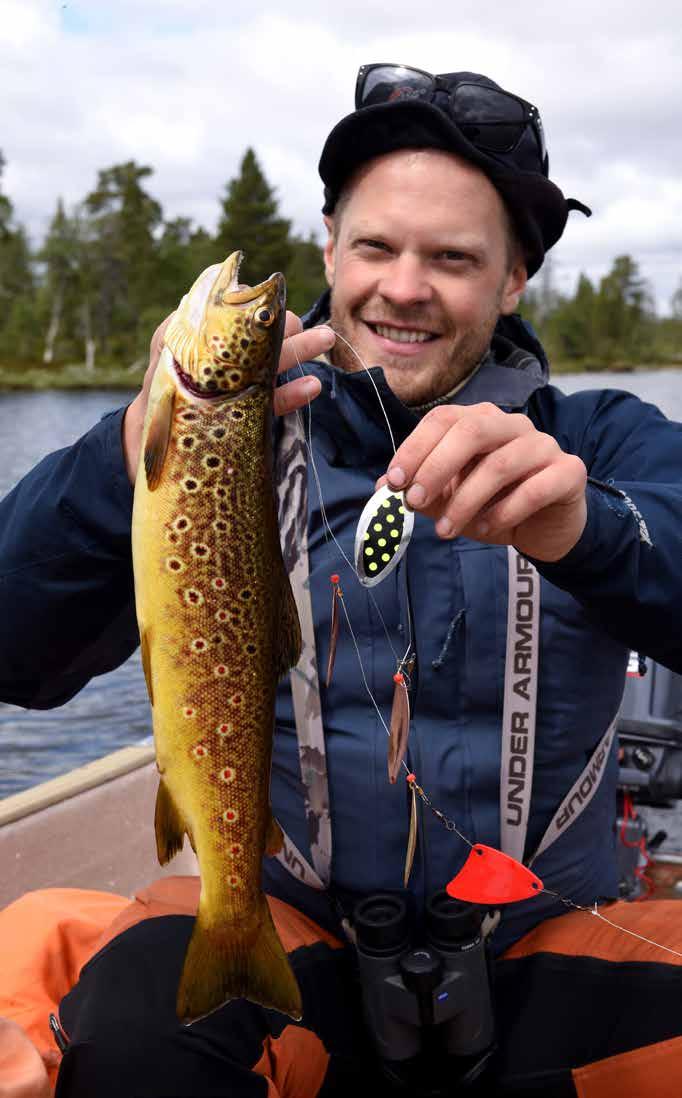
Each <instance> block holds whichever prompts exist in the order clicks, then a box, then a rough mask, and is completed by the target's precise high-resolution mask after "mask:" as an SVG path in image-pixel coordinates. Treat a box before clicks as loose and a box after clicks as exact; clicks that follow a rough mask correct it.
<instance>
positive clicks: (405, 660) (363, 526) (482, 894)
mask: <svg viewBox="0 0 682 1098" xmlns="http://www.w3.org/2000/svg"><path fill="white" fill-rule="evenodd" d="M336 335H337V338H341V339H344V337H343V336H341V335H340V334H339V333H336ZM344 342H345V343H346V344H347V345H348V347H349V348H350V349H351V351H352V352H353V353H354V354H355V355H356V357H357V359H358V361H359V362H360V363H361V365H362V367H363V369H365V370H366V371H367V374H368V376H369V377H370V380H371V382H372V384H373V386H374V389H375V391H376V394H377V400H378V401H379V404H380V406H381V409H382V411H383V413H384V417H385V419H386V423H387V428H388V432H389V435H390V438H391V442H392V444H393V450H394V452H395V443H394V440H393V433H392V431H391V426H390V423H389V421H388V416H387V414H386V409H385V408H384V405H383V402H382V400H381V396H380V394H379V392H378V390H377V388H376V385H375V384H374V379H373V378H372V376H371V373H370V371H369V370H368V368H367V366H366V364H365V363H364V362H363V360H362V358H361V357H360V355H359V354H358V353H357V351H355V349H354V348H353V347H352V346H351V345H350V343H348V341H347V340H345V339H344ZM299 368H300V369H301V373H303V368H302V365H301V363H300V361H299ZM308 413H309V423H308V432H307V433H306V432H305V431H304V437H305V440H306V446H307V449H308V453H309V456H310V461H311V465H312V469H313V473H314V477H315V481H316V483H317V488H318V493H319V494H320V505H321V511H322V516H323V522H324V524H325V526H326V528H327V531H328V533H329V535H330V537H331V539H332V541H333V542H334V543H335V545H336V547H337V549H338V550H339V552H340V554H341V556H342V558H343V559H344V561H345V562H346V564H348V566H349V567H350V568H351V570H352V572H353V574H354V575H355V576H356V578H357V580H358V581H359V582H360V583H361V584H362V585H363V586H364V587H366V588H371V587H373V586H375V584H376V583H378V582H380V581H381V580H382V579H385V578H386V576H387V575H389V574H390V572H391V571H392V570H393V569H394V568H395V567H397V565H398V563H399V561H400V560H401V559H402V557H403V556H404V554H405V551H406V549H407V546H408V544H409V541H410V537H411V534H412V530H413V527H414V515H413V513H412V512H411V511H410V509H409V507H407V505H406V504H405V502H404V496H403V494H402V492H394V491H393V490H391V489H390V488H388V486H387V485H384V486H383V487H382V488H380V489H379V490H378V491H377V492H375V493H374V495H373V496H372V497H371V498H370V499H369V500H368V502H367V504H366V505H365V507H364V508H363V511H362V514H361V516H360V520H359V523H358V528H357V532H356V539H355V566H354V565H353V564H352V563H351V562H350V561H349V560H348V558H347V556H346V554H345V552H344V551H343V548H342V547H341V545H340V544H339V542H338V540H337V538H336V537H335V535H334V532H333V530H332V529H331V526H330V524H329V522H328V519H327V516H326V512H325V508H324V503H323V501H322V499H321V491H320V480H319V476H318V474H317V469H316V466H315V459H314V454H313V449H312V424H311V420H310V405H309V406H308ZM385 502H388V503H389V506H390V508H391V510H390V513H391V514H392V515H393V517H394V518H396V517H397V516H400V518H401V520H402V525H401V526H397V525H396V526H394V527H392V528H394V529H396V530H397V532H398V534H397V537H396V536H394V537H393V540H394V541H395V542H396V543H397V546H398V548H397V549H396V550H395V551H394V552H388V554H387V555H388V557H389V559H388V560H380V561H376V563H377V565H378V567H377V568H376V569H371V568H370V567H369V564H371V563H373V562H372V557H373V554H368V553H365V552H363V550H364V548H365V547H366V546H367V544H368V542H369V544H370V547H371V548H380V549H384V548H385V547H384V546H379V545H378V538H379V537H380V536H381V537H383V536H384V534H383V531H379V530H375V531H372V530H371V529H370V527H371V523H372V519H374V520H375V522H377V523H378V522H379V521H380V518H379V516H380V515H381V510H382V509H383V510H386V508H385V507H384V503H385ZM401 507H402V508H403V510H400V508H401ZM407 516H410V519H409V520H408V519H407ZM410 520H411V521H410ZM408 522H409V528H408V525H407V523H408ZM373 533H374V534H376V535H377V542H376V544H375V543H374V542H373V541H372V540H371V539H372V534H373ZM366 534H369V538H367V537H365V535H366ZM389 536H391V535H390V534H389ZM388 544H390V543H388ZM379 565H383V567H379ZM331 580H332V586H333V595H332V597H333V600H334V606H333V612H332V632H333V634H334V648H335V647H336V640H337V638H338V630H339V623H340V615H339V613H338V610H339V606H340V607H341V608H342V610H343V614H344V617H345V620H346V624H347V627H348V629H349V632H350V635H351V638H352V640H353V644H354V647H355V650H356V655H357V658H358V664H359V667H360V673H361V677H362V680H363V684H364V687H365V690H366V692H367V694H368V697H369V699H370V701H371V703H372V705H373V706H374V708H375V710H376V712H377V715H378V718H379V720H380V722H381V724H382V725H383V728H384V731H385V732H386V734H387V736H388V738H389V778H390V776H391V774H395V777H396V780H397V775H398V772H399V770H400V768H401V766H402V768H403V769H404V770H405V774H406V782H407V787H408V789H409V796H410V826H409V835H408V841H407V850H406V858H405V869H404V874H403V884H404V887H405V888H406V887H407V885H408V882H409V878H410V873H411V870H412V866H413V862H414V856H415V852H416V846H417V826H418V824H417V821H418V813H417V797H419V798H420V800H421V801H422V802H423V804H424V805H425V807H426V808H428V809H429V810H430V811H431V812H432V813H433V814H434V815H435V816H436V818H437V819H439V820H440V822H441V823H442V824H443V825H444V827H445V828H446V830H447V831H450V832H452V833H454V834H456V835H457V837H458V838H459V839H461V841H462V842H464V843H465V844H466V845H467V846H468V847H469V854H468V856H467V859H466V860H465V862H464V864H463V866H462V867H461V868H460V870H459V871H458V872H457V873H456V874H455V876H454V877H453V878H452V880H451V881H449V882H448V884H447V885H446V891H447V893H448V895H450V896H452V897H453V898H456V899H459V900H463V901H466V902H469V903H478V904H482V905H485V906H488V907H498V906H500V905H502V904H507V903H515V902H518V901H520V900H524V899H529V898H531V897H533V896H539V895H541V894H542V893H544V894H546V895H548V896H552V897H553V898H554V899H556V900H557V901H559V902H560V903H562V904H563V905H564V906H565V907H567V908H569V909H571V910H576V911H582V912H584V913H585V914H589V915H592V916H594V917H596V918H598V919H600V920H601V921H602V922H604V923H606V924H607V925H608V926H610V927H612V929H614V930H617V931H620V932H621V933H623V934H627V935H629V936H630V937H633V938H637V939H638V940H640V941H643V942H646V943H648V944H649V945H651V946H653V947H655V948H657V949H660V950H662V951H664V952H665V953H669V954H671V955H673V956H675V957H678V958H682V952H679V951H677V950H675V949H672V948H670V947H669V946H666V945H663V944H661V943H660V942H655V941H653V940H652V939H650V938H647V937H645V936H644V935H641V934H637V933H636V932H635V931H632V930H630V929H628V928H627V927H624V926H620V925H619V924H618V923H615V922H613V921H612V920H611V919H608V918H607V917H606V916H605V915H604V914H602V912H601V911H599V909H598V904H597V902H596V900H595V902H594V904H593V906H592V907H587V906H585V905H583V904H577V903H575V902H574V901H573V900H570V899H568V897H565V896H562V895H561V894H560V893H558V892H555V891H553V890H552V889H549V888H547V887H545V885H544V884H543V882H542V880H541V879H540V878H539V877H538V876H537V875H536V874H535V873H533V871H532V870H531V869H530V868H529V867H528V866H526V865H524V864H523V863H522V862H520V861H519V860H518V859H516V858H512V857H511V856H510V855H508V854H505V853H503V851H501V850H497V849H496V848H494V847H490V846H486V845H484V844H482V843H473V842H472V841H471V839H469V838H468V837H467V836H466V835H464V834H463V833H462V832H461V831H460V830H459V828H458V827H457V825H456V823H455V822H454V821H453V820H451V819H449V818H448V817H447V816H446V815H445V814H444V813H443V812H441V810H440V809H438V808H437V807H436V806H435V805H434V804H433V803H432V802H431V800H430V798H429V797H428V794H427V793H426V791H425V790H424V789H423V788H422V787H421V786H420V785H419V783H418V782H417V779H416V775H415V774H413V773H412V772H410V771H409V769H408V767H407V765H406V762H405V758H404V752H402V753H401V751H399V750H398V749H397V740H396V742H395V743H392V742H391V741H392V731H393V728H395V727H396V726H398V725H399V726H400V729H401V733H400V734H401V736H403V735H404V725H405V724H407V726H408V727H409V694H408V686H409V674H406V668H407V667H408V664H409V663H410V662H411V661H413V660H414V656H413V654H412V638H411V633H410V639H409V643H408V648H407V651H406V653H405V655H404V656H403V657H401V658H397V666H396V672H395V675H394V685H395V689H394V698H393V706H392V719H391V725H392V727H389V726H388V725H387V723H386V721H385V720H384V717H383V714H382V712H381V708H380V706H379V704H378V703H377V701H376V699H375V697H374V695H373V693H372V690H371V688H370V686H369V683H368V681H367V676H366V674H365V670H364V666H363V663H362V657H361V653H360V647H359V645H358V642H357V638H356V636H355V633H354V631H353V628H352V625H351V622H350V618H349V615H348V611H347V608H346V604H345V600H344V598H343V592H342V590H341V587H340V583H339V577H338V575H337V574H336V573H335V574H334V575H333V576H332V577H331ZM370 597H371V591H370ZM374 605H375V609H376V610H377V613H378V615H379V618H380V620H381V622H382V624H383V627H384V632H385V633H386V638H387V641H388V643H389V645H390V646H391V649H392V650H393V652H394V655H395V650H394V649H393V644H392V641H391V637H390V634H389V633H388V630H387V628H386V624H385V622H384V621H383V617H382V616H381V613H380V611H379V608H378V606H377V605H376V603H374ZM330 647H331V646H330ZM331 662H332V663H333V660H332V661H331ZM329 675H330V669H329V667H328V676H329ZM396 698H399V699H400V700H399V701H398V702H396ZM396 711H398V712H396ZM396 752H397V754H395V753H396ZM398 756H401V757H398ZM396 758H397V760H398V761H397V763H396Z"/></svg>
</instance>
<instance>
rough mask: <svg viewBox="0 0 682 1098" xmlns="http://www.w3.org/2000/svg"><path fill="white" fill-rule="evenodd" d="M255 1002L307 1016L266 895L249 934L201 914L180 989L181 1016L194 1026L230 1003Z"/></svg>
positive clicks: (287, 1012) (179, 1013) (179, 1005)
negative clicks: (303, 1012) (240, 1001)
mask: <svg viewBox="0 0 682 1098" xmlns="http://www.w3.org/2000/svg"><path fill="white" fill-rule="evenodd" d="M241 998H245V999H250V1000H251V1002H252V1003H258V1004H260V1006H263V1007H267V1008H269V1009H271V1010H281V1011H282V1013H283V1014H288V1015H289V1016H290V1017H291V1018H293V1019H294V1020H295V1021H300V1018H301V1014H302V1010H303V1007H302V1002H301V992H300V989H299V986H298V981H297V980H296V977H295V975H294V972H293V969H292V968H291V965H290V964H289V958H288V957H287V955H286V953H285V952H284V948H283V946H282V943H281V941H280V940H279V937H278V935H277V930H276V929H275V924H274V923H273V921H272V916H271V914H270V908H269V907H268V903H267V900H266V899H265V896H261V898H260V905H259V909H258V912H257V914H256V916H255V919H254V925H253V927H252V928H249V929H248V930H247V931H244V930H243V924H242V927H239V928H238V927H234V926H231V925H230V923H229V922H222V923H219V924H216V922H215V921H214V920H213V919H211V920H209V918H208V917H207V914H206V912H205V911H202V907H201V903H200V904H199V913H198V915H197V919H196V922H195V924H194V930H193V931H192V937H191V938H190V940H189V945H188V947H187V954H186V956H185V964H184V967H183V970H182V976H181V978H180V985H179V987H178V996H177V1000H176V1010H177V1015H178V1018H179V1019H181V1021H184V1022H193V1021H196V1020H197V1019H198V1018H203V1017H205V1016H206V1015H207V1014H210V1013H211V1012H212V1011H214V1010H217V1009H218V1007H221V1006H222V1005H223V1004H224V1003H227V1002H229V1000H230V999H241Z"/></svg>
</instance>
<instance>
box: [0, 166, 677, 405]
mask: <svg viewBox="0 0 682 1098" xmlns="http://www.w3.org/2000/svg"><path fill="white" fill-rule="evenodd" d="M3 167H4V160H3V158H2V154H1V153H0V388H16V387H35V388H41V387H54V386H61V387H69V386H81V385H93V386H98V385H100V386H101V385H119V386H125V387H126V388H133V387H135V386H136V385H137V384H139V382H140V381H141V378H142V375H143V373H144V369H145V367H146V365H147V356H148V348H149V341H150V338H151V335H152V333H153V331H154V329H155V328H156V326H157V325H158V324H159V323H160V321H161V320H162V319H163V318H164V317H165V316H166V315H167V314H168V313H169V312H171V311H172V310H173V309H174V308H175V306H176V305H177V303H178V301H179V300H180V298H181V297H182V295H183V294H184V293H185V292H186V291H187V290H188V289H189V287H190V286H191V284H192V282H193V281H194V279H195V278H196V277H197V275H198V274H199V273H200V272H201V271H202V270H203V269H204V268H205V267H207V266H208V265H209V264H211V263H217V262H221V261H222V260H223V259H224V258H225V256H226V255H228V254H229V253H230V252H232V251H234V250H235V249H236V248H241V249H242V251H244V253H245V255H246V259H245V263H244V268H243V271H242V277H243V278H244V280H245V281H247V282H249V283H255V282H257V281H260V280H261V279H263V278H266V277H267V276H268V275H269V274H270V273H271V272H272V271H274V270H280V271H283V272H284V274H285V275H286V278H287V290H288V305H289V308H291V309H293V310H294V311H295V312H298V313H301V312H304V311H305V310H306V309H307V308H308V307H309V306H310V305H311V304H312V302H313V301H314V300H315V298H316V297H317V295H318V294H319V293H320V292H321V291H322V290H323V289H324V286H325V281H324V274H323V264H322V252H321V248H320V245H319V243H318V242H317V240H316V238H315V236H314V235H311V236H309V237H308V238H303V237H301V236H298V235H296V234H295V233H293V232H292V227H291V222H290V221H288V220H287V219H286V218H285V217H283V216H282V215H281V212H280V209H279V201H278V199H277V196H276V192H275V190H274V189H273V187H272V186H271V185H270V183H269V182H268V180H267V179H266V177H265V175H264V172H263V170H262V168H261V166H260V164H259V163H258V160H257V157H256V155H255V153H254V151H253V150H252V149H247V150H246V152H245V153H244V156H243V158H242V161H241V163H240V165H239V168H238V171H237V173H236V174H235V176H234V178H232V179H230V180H229V181H228V182H227V183H226V185H225V188H224V192H223V194H222V195H220V196H218V197H217V202H218V203H219V220H218V225H217V229H216V232H215V234H214V235H212V234H211V233H209V232H207V231H206V230H205V229H204V228H202V227H200V226H195V225H193V223H192V220H191V219H190V218H185V217H178V218H175V219H173V220H166V219H165V217H164V213H163V210H162V208H161V205H160V204H159V202H158V201H157V200H156V199H155V198H154V197H153V194H152V193H151V192H152V190H153V185H152V180H151V177H152V176H153V169H152V168H151V167H149V166H146V165H141V164H137V163H135V162H134V161H129V162H127V163H125V164H114V165H113V166H112V167H109V168H105V169H104V170H102V171H100V172H98V175H97V180H96V183H95V186H94V188H93V190H92V191H91V192H90V193H89V194H87V195H86V196H85V197H84V198H83V200H82V201H81V202H79V203H78V204H77V205H76V206H75V207H74V208H73V209H65V207H64V204H63V202H62V201H61V200H58V201H57V204H56V209H55V211H54V214H53V217H52V220H51V222H50V225H49V229H48V231H47V234H46V236H45V239H44V240H43V241H42V243H41V244H40V245H39V246H38V247H32V245H31V243H30V241H29V239H28V235H27V233H26V230H25V229H24V227H23V226H22V225H21V224H19V223H18V221H17V219H16V216H15V213H14V210H13V207H12V203H11V201H10V199H9V198H8V197H7V196H6V195H5V194H4V193H3V190H2V170H3ZM671 310H672V312H671V316H669V317H658V316H657V315H656V312H655V310H654V306H653V297H652V294H651V291H650V289H649V287H648V285H647V283H646V281H645V280H644V279H643V278H642V276H641V275H640V272H639V269H638V265H637V262H636V261H635V260H634V259H633V258H632V257H631V256H628V255H621V256H617V257H616V258H615V259H614V260H613V264H612V267H611V270H610V271H609V273H608V274H607V275H606V276H605V277H604V278H602V279H601V281H600V282H599V284H598V285H594V284H593V283H592V282H591V281H590V280H589V278H587V277H586V276H585V275H581V276H580V278H579V280H578V284H577V286H576V288H575V293H574V295H573V296H572V297H571V296H566V295H563V294H560V293H558V292H557V291H556V290H555V289H554V287H553V280H552V265H551V258H550V260H548V261H547V262H546V264H545V266H544V267H543V269H542V271H541V272H540V274H539V275H538V276H537V277H536V279H535V280H534V282H533V283H531V284H530V286H529V288H528V290H527V292H526V294H525V297H524V300H523V302H522V309H521V311H522V313H523V315H525V316H527V317H528V319H529V320H530V321H531V322H532V323H533V325H534V326H535V328H536V330H537V332H538V334H539V335H540V338H541V339H542V341H543V343H544V344H545V347H546V349H547V351H548V353H549V355H550V359H551V361H552V364H553V368H554V369H555V370H556V369H558V370H562V369H563V370H583V369H615V368H634V367H636V366H656V365H676V364H680V363H682V284H681V286H680V289H679V290H678V291H677V293H676V294H675V296H674V298H673V301H672V302H671Z"/></svg>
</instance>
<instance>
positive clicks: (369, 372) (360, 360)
mask: <svg viewBox="0 0 682 1098" xmlns="http://www.w3.org/2000/svg"><path fill="white" fill-rule="evenodd" d="M327 327H328V328H332V326H331V324H327ZM332 332H333V333H334V335H335V336H336V338H337V339H340V340H342V341H343V342H344V343H345V344H346V347H348V349H349V350H350V351H352V352H353V354H354V355H355V357H356V358H357V360H358V362H359V363H360V365H361V366H362V368H363V370H364V371H365V373H366V374H367V377H368V378H369V380H370V381H371V382H372V385H373V386H374V392H375V393H376V395H377V400H378V401H379V407H380V408H381V411H382V412H383V413H384V419H385V420H386V427H387V428H388V434H389V437H390V439H391V446H392V447H393V453H394V454H395V452H396V445H395V439H394V438H393V431H392V430H391V424H390V421H389V418H388V413H387V411H386V408H385V406H384V402H383V400H382V399H381V393H380V392H379V390H378V389H377V386H376V382H375V380H374V378H373V377H372V372H371V370H370V368H369V366H368V365H367V364H366V363H365V361H364V360H363V359H362V358H361V356H360V355H359V354H358V352H357V351H356V350H355V347H353V346H352V345H351V344H350V343H349V342H348V340H347V339H346V337H345V336H342V335H341V332H337V330H336V328H332Z"/></svg>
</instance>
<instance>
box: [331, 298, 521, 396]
mask: <svg viewBox="0 0 682 1098" xmlns="http://www.w3.org/2000/svg"><path fill="white" fill-rule="evenodd" d="M501 296H502V295H501V291H500V293H499V294H497V295H496V296H495V299H494V301H492V302H491V305H490V308H489V310H487V311H486V312H485V313H484V315H483V316H482V317H479V318H478V320H477V323H476V324H474V325H470V326H468V327H466V326H461V327H459V328H458V327H455V326H454V325H453V324H452V322H451V320H450V318H449V317H447V318H445V317H434V316H433V314H432V313H429V314H428V315H427V313H426V312H425V311H424V310H421V309H419V310H417V309H405V310H400V311H399V312H398V311H397V310H395V309H393V310H390V309H388V308H387V305H386V302H384V301H378V302H375V301H373V300H371V299H370V300H369V301H368V302H363V303H362V304H360V305H358V306H355V307H354V308H352V309H344V308H343V307H337V306H336V305H335V302H334V292H333V290H332V295H331V315H330V319H329V323H330V326H331V327H332V328H333V329H334V331H335V332H336V333H337V335H338V336H340V337H341V338H340V339H337V341H336V343H335V344H334V347H333V348H332V351H331V360H332V362H333V364H334V365H335V366H338V367H339V368H340V369H342V370H346V371H347V372H349V373H357V372H358V371H360V370H362V369H364V368H365V366H367V367H372V366H380V367H381V368H382V369H383V371H384V375H385V377H386V381H387V382H388V384H389V386H390V388H391V389H392V390H393V392H394V393H395V395H396V396H397V397H398V398H399V399H400V400H401V401H402V402H403V404H407V405H408V406H416V407H418V406H420V405H423V404H429V403H431V402H432V401H435V400H438V399H439V398H441V397H444V396H446V395H447V394H448V393H450V392H451V391H452V390H453V389H454V388H456V387H457V385H458V384H459V383H461V382H462V381H464V380H465V378H466V377H467V376H468V375H469V374H470V373H471V372H472V371H473V370H474V369H475V368H476V366H477V365H478V364H479V362H480V361H481V359H482V358H483V356H484V355H485V354H486V352H487V351H488V349H489V347H490V341H491V339H492V336H493V332H494V331H495V325H496V324H497V321H498V319H499V315H500V303H501ZM362 316H367V317H371V318H372V320H373V321H377V320H380V323H382V324H386V325H388V326H390V325H391V324H393V323H395V324H398V325H403V326H407V327H409V326H410V325H411V324H413V325H414V326H415V327H416V328H420V329H426V330H430V331H436V332H438V333H439V336H438V338H437V339H435V340H431V341H427V342H425V343H424V344H422V345H421V348H422V349H421V350H420V352H419V353H418V354H417V355H414V356H409V357H407V356H403V355H400V354H397V353H396V354H392V353H391V352H390V350H387V349H384V348H381V347H378V346H377V343H376V341H375V340H374V339H373V336H372V333H371V332H370V330H369V329H368V326H367V325H366V324H365V323H364V321H363V320H362ZM358 356H359V357H358ZM360 359H362V362H361V361H360ZM363 363H364V365H363Z"/></svg>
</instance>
